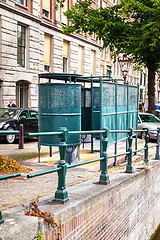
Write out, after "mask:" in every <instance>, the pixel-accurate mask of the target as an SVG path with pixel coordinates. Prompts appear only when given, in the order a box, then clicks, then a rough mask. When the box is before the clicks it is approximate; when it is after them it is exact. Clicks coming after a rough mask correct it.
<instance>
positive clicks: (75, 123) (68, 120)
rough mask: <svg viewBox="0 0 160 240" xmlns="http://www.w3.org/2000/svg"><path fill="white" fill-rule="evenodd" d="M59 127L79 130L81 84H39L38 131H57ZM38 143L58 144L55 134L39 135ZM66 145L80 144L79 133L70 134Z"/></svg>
mask: <svg viewBox="0 0 160 240" xmlns="http://www.w3.org/2000/svg"><path fill="white" fill-rule="evenodd" d="M60 127H66V128H67V129H68V130H69V131H80V130H81V86H80V85H79V84H70V83H40V84H39V131H40V132H57V131H58V130H59V128H60ZM39 143H40V145H45V146H58V145H59V143H60V140H59V138H58V137H57V136H48V137H40V140H39ZM66 143H67V146H68V147H71V146H72V147H73V146H77V145H80V143H81V138H80V134H79V135H70V136H68V139H67V142H66Z"/></svg>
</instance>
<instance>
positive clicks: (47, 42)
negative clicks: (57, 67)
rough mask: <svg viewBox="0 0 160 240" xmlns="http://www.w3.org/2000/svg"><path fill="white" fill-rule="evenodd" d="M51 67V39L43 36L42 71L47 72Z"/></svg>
mask: <svg viewBox="0 0 160 240" xmlns="http://www.w3.org/2000/svg"><path fill="white" fill-rule="evenodd" d="M50 65H51V38H50V36H48V35H44V71H47V72H49V70H50Z"/></svg>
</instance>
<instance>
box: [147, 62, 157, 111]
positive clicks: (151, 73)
mask: <svg viewBox="0 0 160 240" xmlns="http://www.w3.org/2000/svg"><path fill="white" fill-rule="evenodd" d="M155 109H156V106H155V70H154V68H153V66H152V64H149V65H148V112H149V113H153V114H154V113H155Z"/></svg>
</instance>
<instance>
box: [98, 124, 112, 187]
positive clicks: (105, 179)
mask: <svg viewBox="0 0 160 240" xmlns="http://www.w3.org/2000/svg"><path fill="white" fill-rule="evenodd" d="M103 129H104V130H105V133H102V136H103V139H102V157H104V159H103V160H101V175H100V181H99V183H101V184H108V183H109V182H110V181H109V175H108V172H107V164H108V155H107V146H108V139H107V136H108V134H109V129H108V128H103Z"/></svg>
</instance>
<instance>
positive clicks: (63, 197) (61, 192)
mask: <svg viewBox="0 0 160 240" xmlns="http://www.w3.org/2000/svg"><path fill="white" fill-rule="evenodd" d="M59 131H60V132H63V134H62V135H60V136H59V138H60V141H61V143H60V144H59V153H60V161H59V164H58V167H61V170H59V171H58V188H57V191H56V192H55V198H54V200H55V201H59V202H66V201H68V200H69V198H68V192H67V190H66V187H65V177H66V172H67V164H66V162H65V154H66V149H67V144H66V140H67V137H68V130H67V128H65V127H64V128H60V129H59Z"/></svg>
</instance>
